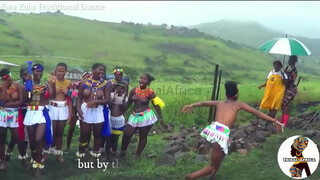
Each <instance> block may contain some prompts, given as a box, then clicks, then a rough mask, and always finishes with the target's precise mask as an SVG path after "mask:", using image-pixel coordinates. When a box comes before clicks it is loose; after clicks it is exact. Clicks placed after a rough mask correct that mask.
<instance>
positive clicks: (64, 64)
mask: <svg viewBox="0 0 320 180" xmlns="http://www.w3.org/2000/svg"><path fill="white" fill-rule="evenodd" d="M59 66H60V67H65V68H66V70H67V69H68V66H67V64H66V63H63V62H61V63H58V64H57V66H56V68H57V67H59Z"/></svg>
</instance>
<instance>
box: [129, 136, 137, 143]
mask: <svg viewBox="0 0 320 180" xmlns="http://www.w3.org/2000/svg"><path fill="white" fill-rule="evenodd" d="M136 142H138V138H136V137H132V138H131V139H130V143H132V144H133V143H136Z"/></svg>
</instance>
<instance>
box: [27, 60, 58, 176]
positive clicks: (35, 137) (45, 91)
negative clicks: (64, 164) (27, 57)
mask: <svg viewBox="0 0 320 180" xmlns="http://www.w3.org/2000/svg"><path fill="white" fill-rule="evenodd" d="M43 70H44V67H43V66H42V65H41V64H35V65H33V66H32V74H33V90H32V93H31V94H32V97H31V99H28V102H29V103H28V107H27V113H26V116H25V118H24V122H23V123H24V125H25V126H27V130H28V135H29V143H30V150H31V156H32V159H31V163H32V167H33V168H34V169H35V170H36V171H35V172H36V175H40V174H39V173H40V171H39V170H40V169H43V168H44V165H43V164H42V163H41V157H42V148H43V146H42V145H43V139H44V137H45V139H46V143H47V146H50V144H51V142H52V136H51V120H50V117H49V113H48V104H49V99H53V98H54V97H55V96H56V88H55V78H54V77H51V76H50V80H49V81H48V82H47V83H43V82H41V78H42V75H43ZM28 78H30V77H28ZM45 133H46V134H45Z"/></svg>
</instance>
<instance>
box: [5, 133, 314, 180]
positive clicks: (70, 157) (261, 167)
mask: <svg viewBox="0 0 320 180" xmlns="http://www.w3.org/2000/svg"><path fill="white" fill-rule="evenodd" d="M303 133H304V132H303V131H299V130H285V132H284V133H283V134H277V135H272V136H270V137H269V138H267V142H266V143H264V144H263V146H262V148H255V149H252V150H251V151H250V152H249V154H248V156H242V155H239V154H237V153H232V154H231V155H228V156H226V157H225V159H224V160H223V163H222V165H221V166H220V169H219V171H218V173H217V179H223V180H226V179H227V180H229V179H230V180H235V179H237V180H238V179H240V180H249V179H261V180H267V179H274V180H283V179H288V180H289V179H290V178H288V177H287V176H286V175H285V174H283V172H282V171H281V170H280V168H279V166H278V163H277V153H278V149H279V147H280V145H281V143H282V142H283V140H280V139H283V138H288V137H291V136H293V135H299V134H303ZM78 135H79V131H78V130H77V131H75V137H78ZM164 135H165V134H164ZM313 141H314V142H315V143H317V144H319V143H320V141H319V140H317V139H313ZM166 146H167V142H166V141H164V140H162V137H161V136H159V135H154V136H149V141H148V145H147V147H146V148H145V150H144V152H143V154H142V157H143V158H142V159H141V160H135V159H133V158H132V156H131V153H134V152H135V150H136V147H137V143H135V144H131V145H130V146H129V150H128V155H127V156H126V157H125V158H117V159H115V160H114V161H113V162H114V166H112V164H110V165H109V166H108V167H107V168H106V170H105V171H104V168H97V167H96V166H94V168H92V169H91V168H88V169H85V168H78V162H77V161H76V160H75V152H76V151H77V143H76V140H74V142H73V143H72V146H71V148H72V149H71V152H70V153H69V154H65V159H66V162H65V164H64V165H63V166H61V165H60V164H59V163H57V162H56V160H55V159H54V157H52V156H49V158H48V160H47V163H46V164H47V165H46V170H45V172H44V173H45V174H44V176H43V178H44V179H62V178H63V179H68V180H75V179H81V180H82V179H83V180H85V179H86V180H87V179H92V180H93V179H105V178H108V179H137V178H139V179H184V176H185V175H187V174H189V173H191V172H194V171H196V170H199V169H201V168H202V167H204V166H205V165H206V164H208V163H209V158H210V156H209V155H207V158H208V160H206V161H205V162H204V163H199V162H197V161H196V160H195V159H196V157H197V155H196V154H195V153H194V152H190V153H188V154H187V155H185V156H184V157H182V158H180V159H178V160H177V162H176V164H175V165H174V166H157V165H156V164H155V162H156V160H157V159H158V158H159V156H160V155H161V154H162V152H163V151H164V150H165V148H166ZM16 154H17V152H16V151H15V154H14V155H13V157H12V160H11V161H10V162H9V163H8V169H7V171H6V172H0V175H1V177H3V178H4V179H21V178H24V179H32V177H33V175H32V169H31V168H23V167H22V166H21V165H20V161H19V160H18V159H17V158H16ZM148 155H155V157H152V158H148V157H147V156H148ZM244 167H245V168H244ZM16 172H19V173H16ZM57 172H59V173H57ZM319 177H320V170H319V168H318V170H316V171H315V172H314V174H313V175H312V176H311V177H309V179H310V180H318V179H319ZM203 179H206V178H203Z"/></svg>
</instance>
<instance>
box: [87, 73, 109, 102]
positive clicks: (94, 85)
mask: <svg viewBox="0 0 320 180" xmlns="http://www.w3.org/2000/svg"><path fill="white" fill-rule="evenodd" d="M106 84H107V81H106V80H104V79H100V80H94V79H92V77H90V78H89V79H88V81H87V82H86V83H85V85H84V88H90V89H91V92H92V93H93V95H94V96H93V99H94V100H96V99H97V91H98V89H101V88H104V87H105V85H106Z"/></svg>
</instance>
